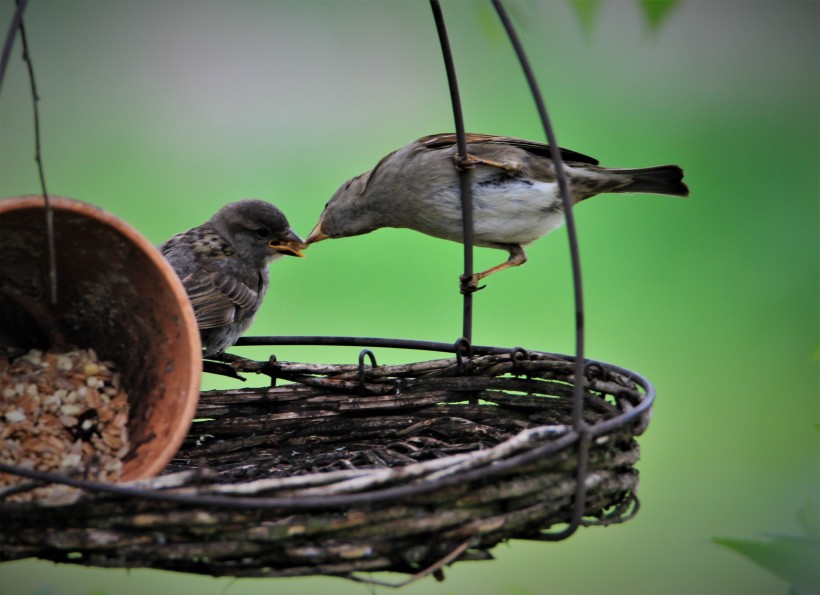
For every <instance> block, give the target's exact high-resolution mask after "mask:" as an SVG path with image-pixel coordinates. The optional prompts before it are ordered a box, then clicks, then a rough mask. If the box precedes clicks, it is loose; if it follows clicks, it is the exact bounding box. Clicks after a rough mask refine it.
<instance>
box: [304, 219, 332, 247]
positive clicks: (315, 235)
mask: <svg viewBox="0 0 820 595" xmlns="http://www.w3.org/2000/svg"><path fill="white" fill-rule="evenodd" d="M327 239H330V236H328V235H325V234H324V233H323V232H322V224H321V223H317V224H316V227H314V228H313V231H311V232H310V235H309V236H308V237H307V239H306V240H305V244H315V243H316V242H321V241H322V240H327Z"/></svg>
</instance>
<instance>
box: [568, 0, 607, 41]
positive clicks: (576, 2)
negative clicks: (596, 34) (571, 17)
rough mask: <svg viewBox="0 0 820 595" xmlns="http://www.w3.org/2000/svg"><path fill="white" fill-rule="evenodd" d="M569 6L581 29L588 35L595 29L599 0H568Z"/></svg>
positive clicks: (599, 8) (599, 9) (599, 5)
mask: <svg viewBox="0 0 820 595" xmlns="http://www.w3.org/2000/svg"><path fill="white" fill-rule="evenodd" d="M569 5H570V6H571V7H572V9H573V10H574V11H575V14H576V16H577V17H578V20H579V21H580V22H581V28H582V29H583V30H584V33H586V34H587V35H589V34H590V33H592V29H593V28H594V27H595V19H596V17H597V16H598V13H599V12H600V11H601V0H569Z"/></svg>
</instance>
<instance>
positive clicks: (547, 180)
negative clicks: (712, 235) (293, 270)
mask: <svg viewBox="0 0 820 595" xmlns="http://www.w3.org/2000/svg"><path fill="white" fill-rule="evenodd" d="M560 151H561V158H562V160H563V161H564V163H565V165H566V168H565V169H566V171H567V175H568V177H569V183H570V188H569V189H570V194H571V198H572V202H573V204H577V203H578V202H580V201H582V200H584V199H586V198H589V197H591V196H594V195H596V194H601V193H604V192H647V193H654V194H669V195H675V196H688V194H689V189H688V188H687V187H686V185H685V184H684V183H683V181H682V180H683V170H681V168H680V167H678V166H677V165H663V166H659V167H650V168H644V169H606V168H602V167H599V166H598V161H597V160H595V159H593V158H592V157H588V156H586V155H582V154H581V153H576V152H574V151H569V150H567V149H560ZM467 152H468V155H469V161H470V162H471V163H472V165H473V169H472V176H473V180H472V182H473V183H472V194H473V225H474V240H473V242H474V244H475V245H477V246H484V247H489V248H499V249H502V250H506V251H507V252H509V254H510V257H509V259H508V260H507V261H506V262H504V263H502V264H499V265H497V266H495V267H492V268H491V269H488V270H486V271H483V272H481V273H478V274H476V275H474V276H473V277H472V278H471V279H466V280H464V282H463V284H462V290H464V291H474V290H475V289H476V288H477V282H478V281H479V280H480V279H482V278H483V277H486V276H487V275H489V274H491V273H493V272H496V271H498V270H501V269H504V268H508V267H510V266H517V265H520V264H523V263H524V262H526V254H525V253H524V249H523V247H522V246H525V245H527V244H529V243H531V242H533V241H535V240H536V239H538V238H539V237H541V236H543V235H545V234H547V233H549V232H550V231H552V230H553V229H555V228H556V227H558V226H559V225H560V224H561V223H563V221H564V207H563V203H562V201H561V196H560V193H559V188H558V183H557V181H556V174H555V167H554V163H553V161H552V159H551V157H550V148H549V146H548V145H544V144H542V143H537V142H532V141H527V140H522V139H516V138H509V137H500V136H491V135H486V134H468V135H467ZM456 154H457V146H456V136H455V135H454V134H437V135H431V136H426V137H423V138H421V139H419V140H417V141H414V142H412V143H410V144H409V145H406V146H404V147H402V148H400V149H398V150H396V151H394V152H392V153H390V154H389V155H387V156H385V157H384V158H383V159H382V160H381V161H379V163H378V164H377V165H376V167H374V168H373V169H372V170H370V171H368V172H365V173H363V174H361V175H359V176H357V177H355V178H353V179H351V180H349V181H347V182H346V183H345V184H343V185H342V186H341V187H340V188H339V189H338V190H337V191H336V193H335V194H334V195H333V197H332V198H331V199H330V201H329V202H328V203H327V205H326V206H325V209H324V211H323V212H322V214H321V216H320V218H319V222H318V223H317V224H316V226H315V227H314V229H313V231H312V232H311V234H310V236H308V238H307V242H308V243H309V244H310V243H313V242H318V241H320V240H323V239H326V238H342V237H349V236H355V235H361V234H364V233H368V232H370V231H373V230H375V229H379V228H381V227H404V228H409V229H414V230H416V231H420V232H422V233H425V234H428V235H431V236H434V237H438V238H443V239H447V240H453V241H456V242H461V241H463V237H462V229H463V227H462V219H461V198H460V197H461V194H460V190H459V188H460V182H459V177H458V171H457V169H456V167H455V161H454V160H455V157H456Z"/></svg>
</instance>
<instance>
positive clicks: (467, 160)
mask: <svg viewBox="0 0 820 595" xmlns="http://www.w3.org/2000/svg"><path fill="white" fill-rule="evenodd" d="M455 161H456V165H457V166H458V167H460V168H465V167H466V168H470V167H475V166H476V165H477V164H479V163H480V164H482V165H488V166H490V167H497V168H498V169H503V170H504V171H505V172H507V173H508V174H510V175H513V176H517V175H518V174H520V173H521V164H520V163H518V162H517V161H510V162H507V163H502V162H500V161H493V160H492V159H486V158H484V157H479V156H478V155H471V154H470V153H468V154H467V156H466V157H461V156H460V155H456V156H455Z"/></svg>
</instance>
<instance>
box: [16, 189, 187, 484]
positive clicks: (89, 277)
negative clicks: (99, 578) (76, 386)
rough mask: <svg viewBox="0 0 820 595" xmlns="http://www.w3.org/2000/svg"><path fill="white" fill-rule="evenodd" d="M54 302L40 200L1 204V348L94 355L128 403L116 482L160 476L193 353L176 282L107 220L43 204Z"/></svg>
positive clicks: (72, 203)
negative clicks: (116, 375) (111, 369)
mask: <svg viewBox="0 0 820 595" xmlns="http://www.w3.org/2000/svg"><path fill="white" fill-rule="evenodd" d="M50 201H51V205H52V210H53V214H54V231H55V247H56V265H57V267H56V268H57V301H56V303H55V304H53V305H52V304H51V300H50V299H49V291H48V288H49V283H48V248H47V241H46V237H47V235H46V231H45V201H44V199H43V197H41V196H20V197H14V198H6V199H0V345H9V346H15V347H23V348H32V347H38V348H49V347H61V346H73V347H78V348H83V349H87V348H89V347H91V348H93V349H94V350H95V351H96V352H97V354H98V355H99V357H100V358H101V359H103V360H111V361H113V362H114V363H115V364H116V365H117V367H118V369H119V371H120V373H121V377H122V386H123V388H124V389H125V390H126V391H127V393H128V395H129V405H130V414H129V419H128V433H129V437H130V442H131V451H130V452H129V454H128V455H127V456H126V458H125V460H124V461H123V473H122V478H121V481H130V480H135V479H142V478H147V477H152V476H155V475H157V474H159V473H160V471H162V469H163V468H164V467H165V466H166V465H167V464H168V462H169V461H170V460H171V458H172V457H173V456H174V454H175V453H176V451H177V450H178V449H179V447H180V445H181V444H182V441H183V439H184V438H185V435H186V434H187V433H188V429H189V428H190V424H191V421H192V420H193V417H194V412H195V410H196V405H197V401H198V399H199V383H200V379H201V373H202V348H201V345H200V339H199V331H198V329H197V325H196V320H195V318H194V313H193V310H192V308H191V305H190V303H189V301H188V298H187V296H186V294H185V290H184V289H183V287H182V284H181V283H180V281H179V279H178V278H177V276H176V274H175V273H174V271H173V269H171V267H170V265H168V263H167V262H166V261H165V259H164V258H163V257H162V255H161V254H160V253H159V251H158V250H157V249H156V248H155V247H154V246H153V245H152V244H151V243H150V242H149V241H148V240H147V239H146V238H145V237H143V236H142V235H141V234H140V233H139V232H137V231H136V230H135V229H134V228H132V227H131V226H129V225H127V224H126V223H124V222H122V221H121V220H119V219H117V218H116V217H115V216H113V215H112V214H110V213H107V212H105V211H103V210H102V209H99V208H97V207H94V206H92V205H89V204H87V203H84V202H80V201H77V200H73V199H69V198H64V197H57V196H52V197H50Z"/></svg>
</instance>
